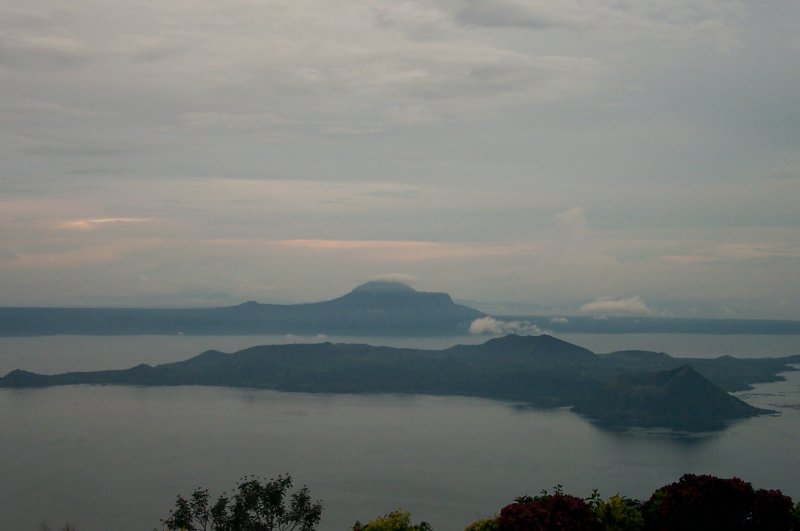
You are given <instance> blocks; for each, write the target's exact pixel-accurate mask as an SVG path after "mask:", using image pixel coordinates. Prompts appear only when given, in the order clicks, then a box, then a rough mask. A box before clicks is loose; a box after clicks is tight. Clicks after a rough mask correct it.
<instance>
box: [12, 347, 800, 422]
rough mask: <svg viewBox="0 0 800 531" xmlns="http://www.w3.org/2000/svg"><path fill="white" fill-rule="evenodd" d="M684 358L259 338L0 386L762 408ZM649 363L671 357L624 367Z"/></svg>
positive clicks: (718, 418)
mask: <svg viewBox="0 0 800 531" xmlns="http://www.w3.org/2000/svg"><path fill="white" fill-rule="evenodd" d="M627 361H631V362H635V363H632V364H630V365H629V364H628V363H626V362H627ZM703 361H705V362H707V363H705V365H704V366H703V369H702V370H703V371H705V372H707V373H709V374H717V375H722V376H723V379H724V380H725V381H726V382H728V385H731V386H734V387H737V388H742V387H746V386H748V385H749V384H751V383H755V382H759V381H765V380H775V379H778V378H780V377H779V376H777V373H779V372H783V371H791V370H794V369H793V368H792V367H791V366H790V365H789V364H792V363H800V356H794V357H790V358H783V359H766V360H737V359H736V358H730V357H722V358H717V359H716V360H703ZM687 362H691V363H694V362H695V360H677V359H675V358H671V357H670V356H667V355H666V354H654V353H647V352H641V351H636V352H632V351H629V352H626V353H613V354H610V355H604V356H598V355H596V354H594V353H592V352H591V351H589V350H586V349H584V348H582V347H579V346H577V345H572V344H570V343H567V342H565V341H562V340H560V339H557V338H554V337H552V336H548V335H540V336H517V335H509V336H505V337H501V338H496V339H492V340H489V341H487V342H485V343H483V344H480V345H457V346H454V347H451V348H448V349H444V350H419V349H403V348H391V347H378V346H370V345H363V344H334V343H319V344H291V345H267V346H257V347H252V348H248V349H245V350H241V351H239V352H235V353H232V354H225V353H222V352H218V351H213V350H210V351H207V352H204V353H202V354H200V355H198V356H195V357H193V358H191V359H188V360H185V361H181V362H177V363H168V364H163V365H158V366H155V367H151V366H149V365H138V366H136V367H133V368H131V369H126V370H109V371H94V372H73V373H64V374H56V375H41V374H34V373H31V372H27V371H20V370H15V371H12V372H10V373H9V374H8V375H6V376H5V377H4V378H0V387H46V386H53V385H72V384H116V385H212V386H229V387H253V388H262V389H275V390H280V391H301V392H310V393H318V392H324V393H415V394H430V395H464V396H479V397H486V398H495V399H502V400H509V401H516V402H524V403H527V404H531V405H534V406H537V407H559V406H575V411H577V412H580V413H582V414H585V415H587V416H590V417H593V418H597V419H601V420H604V421H607V422H609V423H615V424H620V425H626V426H627V425H638V426H653V425H658V426H667V427H681V428H682V429H691V428H692V426H695V427H703V428H707V426H708V425H712V424H714V425H715V426H721V423H722V422H724V421H726V420H729V419H732V418H741V417H746V416H753V415H758V414H761V413H764V411H762V410H758V409H756V408H752V407H750V406H748V405H746V404H744V403H743V402H741V401H739V400H738V399H736V398H734V397H732V396H730V395H728V394H727V393H726V392H725V391H723V390H722V389H721V388H719V387H718V386H717V385H715V384H714V383H712V382H710V381H709V380H708V379H706V377H704V376H701V375H700V374H699V373H698V372H697V371H696V370H695V369H693V368H691V367H686V366H681V365H682V364H685V363H687ZM653 364H655V366H662V365H666V364H673V365H675V367H673V368H672V369H669V370H666V371H659V372H639V373H635V374H622V375H621V373H625V372H628V371H631V370H641V369H642V368H647V367H652V366H653ZM698 370H700V369H698ZM607 382H612V383H610V384H609V383H607ZM690 421H691V422H690Z"/></svg>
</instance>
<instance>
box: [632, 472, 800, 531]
mask: <svg viewBox="0 0 800 531" xmlns="http://www.w3.org/2000/svg"><path fill="white" fill-rule="evenodd" d="M643 513H644V520H645V530H646V531H674V530H680V531H715V530H719V531H723V530H724V531H796V530H797V529H798V527H797V521H796V519H795V517H794V515H793V514H792V500H791V499H790V498H788V497H786V496H784V495H783V494H781V492H780V491H777V490H772V491H765V490H759V491H758V492H756V491H754V490H753V487H752V486H751V485H750V483H747V482H745V481H742V480H741V479H739V478H730V479H724V478H718V477H715V476H709V475H700V476H697V475H694V474H685V475H684V476H682V477H681V478H680V480H678V481H677V482H675V483H671V484H669V485H666V486H664V487H661V488H660V489H658V490H657V491H655V492H654V493H653V495H652V496H651V497H650V499H649V500H648V501H647V502H646V503H645V504H644V507H643Z"/></svg>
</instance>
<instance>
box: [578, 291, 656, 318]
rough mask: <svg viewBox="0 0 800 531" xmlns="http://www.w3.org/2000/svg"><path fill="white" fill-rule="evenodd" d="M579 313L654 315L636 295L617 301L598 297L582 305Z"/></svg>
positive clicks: (611, 298)
mask: <svg viewBox="0 0 800 531" xmlns="http://www.w3.org/2000/svg"><path fill="white" fill-rule="evenodd" d="M580 312H581V313H585V314H590V315H652V314H653V313H654V312H653V310H652V309H650V308H649V307H648V306H647V304H645V302H644V301H643V300H642V299H641V298H640V297H639V296H638V295H634V296H633V297H628V298H618V299H615V298H613V297H600V298H599V299H595V300H594V301H592V302H587V303H586V304H584V305H582V306H581V307H580Z"/></svg>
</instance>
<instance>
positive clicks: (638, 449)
mask: <svg viewBox="0 0 800 531" xmlns="http://www.w3.org/2000/svg"><path fill="white" fill-rule="evenodd" d="M563 338H564V339H566V340H568V341H571V342H575V343H576V344H579V345H582V346H586V347H588V348H590V349H592V350H595V351H598V352H605V351H609V350H617V349H627V348H644V349H652V350H665V351H667V352H669V353H671V354H674V355H681V356H688V355H692V356H717V355H722V354H726V353H731V354H736V355H739V356H748V357H763V356H783V355H788V354H795V353H797V352H798V350H800V348H798V347H799V346H800V338H798V337H797V336H777V337H776V336H735V337H732V336H697V335H681V334H664V335H655V334H654V335H631V336H628V335H583V336H581V337H567V336H564V337H563ZM485 339H486V338H485V337H478V336H470V337H459V338H424V339H419V338H399V339H398V338H370V339H364V338H358V339H353V338H338V337H336V338H315V340H317V341H322V340H331V341H335V342H362V343H364V342H366V343H372V344H391V345H395V346H418V347H430V348H446V347H447V346H450V345H452V344H454V343H459V342H460V343H465V342H473V343H478V342H482V341H484V340H485ZM309 340H310V339H309V338H287V337H285V336H270V337H265V336H212V337H198V336H192V337H190V336H135V337H87V336H82V337H78V336H62V337H42V338H3V339H0V372H3V373H5V372H7V371H8V370H11V369H12V368H17V367H18V366H21V367H20V368H26V369H29V370H36V371H41V372H50V373H53V372H60V371H63V370H91V369H101V368H111V367H128V366H132V365H135V364H137V363H141V362H147V363H162V362H167V361H175V360H178V359H185V358H187V357H189V356H192V355H195V354H197V353H199V352H200V351H202V350H206V349H208V348H217V349H220V350H224V351H234V350H237V349H240V348H243V347H247V346H252V345H254V344H264V343H282V342H289V341H302V342H308V341H309ZM23 362H24V363H23ZM739 396H740V397H741V398H743V399H745V400H746V401H748V402H749V403H751V404H754V405H757V406H761V407H768V408H771V409H777V410H779V411H780V412H781V415H780V416H774V417H758V418H752V419H748V420H745V421H742V422H739V423H736V424H734V425H733V426H730V427H729V428H727V429H726V430H724V431H722V432H719V433H714V434H707V435H696V436H692V437H680V436H676V435H675V434H669V433H659V432H658V431H657V430H656V431H650V432H641V431H639V432H637V431H635V430H634V431H629V432H610V431H605V430H602V429H600V428H598V427H596V426H594V425H592V424H591V423H588V422H586V421H585V420H583V419H582V418H581V417H578V416H576V415H574V414H572V413H570V412H569V411H567V410H564V409H559V410H552V411H542V410H530V409H519V408H515V407H513V406H514V405H513V404H508V403H505V402H498V401H491V400H482V399H475V398H463V397H431V396H414V395H410V396H398V395H363V396H354V395H333V396H332V395H314V394H302V393H280V392H274V391H264V390H250V389H230V388H209V387H175V388H170V387H152V388H146V387H145V388H142V387H113V386H108V387H102V386H66V387H54V388H49V389H23V390H12V389H3V390H0V417H1V418H0V422H2V425H3V426H4V428H5V429H4V430H3V432H2V435H0V463H2V465H0V466H2V470H0V490H2V491H3V492H4V493H6V497H7V498H8V500H7V501H8V502H9V503H8V507H9V508H10V509H9V510H7V511H5V512H4V513H3V514H2V515H0V527H3V528H12V529H20V530H26V529H30V530H34V529H36V528H37V526H38V525H39V524H40V523H41V522H48V523H50V525H58V524H59V523H60V522H63V521H65V520H68V521H70V522H71V523H73V524H74V525H76V526H77V527H78V528H79V529H80V530H81V531H92V530H97V531H100V530H103V529H109V528H118V529H151V528H153V527H155V526H157V525H158V524H159V519H160V518H163V517H165V516H166V515H167V513H168V511H169V509H170V507H171V504H172V502H173V500H174V497H175V495H176V494H178V493H182V494H184V495H185V494H188V493H189V492H191V490H192V489H193V488H194V487H196V486H197V485H203V486H205V487H207V488H209V489H210V490H211V491H212V495H213V494H216V493H221V492H222V491H223V490H229V489H230V488H232V487H233V486H234V485H235V483H236V481H237V480H238V479H239V478H240V477H241V476H244V475H246V474H259V475H263V476H268V477H270V476H275V475H278V474H281V473H287V472H288V473H290V474H292V475H293V476H294V477H295V479H296V481H297V482H299V483H306V484H308V485H309V487H310V488H311V492H312V494H313V495H314V496H315V497H319V498H321V499H322V500H323V501H324V502H325V504H326V509H325V512H324V513H323V521H322V525H321V527H320V529H322V530H334V529H345V528H347V527H348V526H349V525H351V524H352V523H353V521H355V520H356V519H361V520H362V521H363V520H366V519H370V518H372V517H374V516H377V515H379V514H382V513H385V512H388V511H390V510H393V509H395V508H397V507H402V508H404V509H407V510H411V511H412V513H413V514H414V517H415V519H425V520H428V521H430V522H431V523H432V524H433V525H434V528H436V529H458V528H463V526H464V525H466V524H467V523H468V522H470V521H472V520H474V519H475V518H477V517H480V516H487V515H490V514H492V513H493V512H494V511H497V510H499V508H500V507H502V506H503V505H504V504H506V503H508V502H509V501H511V500H512V499H513V498H514V497H515V496H518V495H521V494H524V493H529V494H532V493H536V492H538V491H540V490H541V489H544V488H551V487H553V486H554V485H556V484H563V485H564V487H565V489H567V490H568V491H570V492H574V493H575V494H577V495H581V496H586V495H588V494H589V493H590V492H591V489H593V488H598V489H600V492H601V494H603V495H606V496H607V495H610V494H613V493H614V492H616V491H619V492H621V493H623V494H627V495H630V496H639V497H643V496H646V495H648V494H649V493H650V492H652V490H653V489H655V488H657V487H659V486H661V485H663V484H665V483H668V482H671V481H674V480H676V479H677V478H678V477H679V476H680V475H681V474H682V473H684V472H698V473H700V472H707V473H714V474H718V475H723V476H731V475H737V476H740V477H742V478H744V479H745V480H748V481H751V482H753V483H754V485H756V486H758V487H764V488H780V489H782V490H784V492H785V493H786V494H788V495H790V496H793V497H795V498H797V497H798V496H800V482H798V478H797V476H796V474H795V473H794V471H796V470H797V469H798V468H800V456H798V454H797V452H796V448H797V446H798V443H799V442H800V435H799V434H800V377H798V375H797V374H796V373H793V374H790V378H789V380H788V381H786V382H778V383H775V384H769V385H760V386H757V388H756V389H755V390H754V391H750V392H745V393H741V394H739Z"/></svg>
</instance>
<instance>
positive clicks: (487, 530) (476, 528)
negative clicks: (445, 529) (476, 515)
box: [464, 516, 497, 531]
mask: <svg viewBox="0 0 800 531" xmlns="http://www.w3.org/2000/svg"><path fill="white" fill-rule="evenodd" d="M464 531H497V517H496V516H493V517H492V518H483V519H481V520H475V521H474V522H472V523H471V524H469V525H468V526H467V527H466V528H465V529H464Z"/></svg>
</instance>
